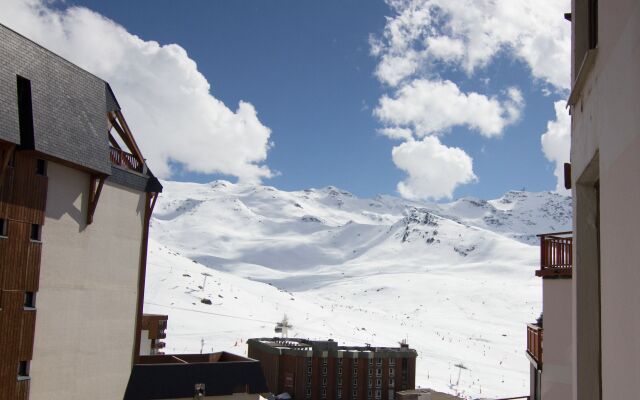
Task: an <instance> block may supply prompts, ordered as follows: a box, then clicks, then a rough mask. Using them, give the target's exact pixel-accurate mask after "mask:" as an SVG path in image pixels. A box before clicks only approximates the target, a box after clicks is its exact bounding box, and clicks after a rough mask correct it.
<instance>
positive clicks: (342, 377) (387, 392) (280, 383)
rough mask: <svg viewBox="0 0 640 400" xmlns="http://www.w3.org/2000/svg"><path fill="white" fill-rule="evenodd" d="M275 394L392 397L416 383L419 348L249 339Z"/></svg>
mask: <svg viewBox="0 0 640 400" xmlns="http://www.w3.org/2000/svg"><path fill="white" fill-rule="evenodd" d="M247 344H248V355H249V357H250V358H253V359H256V360H259V361H260V362H261V364H262V370H263V372H264V375H265V378H266V380H267V385H268V387H269V390H270V391H271V392H273V393H276V394H278V393H285V392H286V393H289V394H290V395H291V396H292V397H293V398H294V399H309V400H325V399H326V400H394V399H395V397H396V396H395V394H396V392H398V391H401V390H406V389H414V388H415V373H416V356H417V352H416V351H415V350H413V349H410V348H409V346H407V345H406V344H403V345H401V346H400V347H370V346H365V347H351V346H338V344H337V343H336V342H334V341H332V340H329V341H312V340H304V339H279V338H261V339H249V340H248V342H247Z"/></svg>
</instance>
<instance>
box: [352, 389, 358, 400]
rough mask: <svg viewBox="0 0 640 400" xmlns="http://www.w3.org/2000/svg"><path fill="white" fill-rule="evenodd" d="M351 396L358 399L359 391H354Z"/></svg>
mask: <svg viewBox="0 0 640 400" xmlns="http://www.w3.org/2000/svg"><path fill="white" fill-rule="evenodd" d="M351 394H352V395H353V398H356V397H358V391H357V390H356V389H353V390H352V391H351Z"/></svg>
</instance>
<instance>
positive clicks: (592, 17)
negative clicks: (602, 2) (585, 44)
mask: <svg viewBox="0 0 640 400" xmlns="http://www.w3.org/2000/svg"><path fill="white" fill-rule="evenodd" d="M597 46H598V0H589V48H590V49H595V48H596V47H597Z"/></svg>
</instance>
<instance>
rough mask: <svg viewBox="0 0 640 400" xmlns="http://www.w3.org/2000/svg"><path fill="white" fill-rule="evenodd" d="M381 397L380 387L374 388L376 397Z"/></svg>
mask: <svg viewBox="0 0 640 400" xmlns="http://www.w3.org/2000/svg"><path fill="white" fill-rule="evenodd" d="M381 397H382V391H381V390H380V389H376V399H379V398H381Z"/></svg>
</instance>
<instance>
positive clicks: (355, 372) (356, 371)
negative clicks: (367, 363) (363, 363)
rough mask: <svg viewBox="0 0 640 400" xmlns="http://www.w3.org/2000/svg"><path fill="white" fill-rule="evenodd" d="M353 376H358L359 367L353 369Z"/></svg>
mask: <svg viewBox="0 0 640 400" xmlns="http://www.w3.org/2000/svg"><path fill="white" fill-rule="evenodd" d="M353 374H354V375H358V368H357V367H353Z"/></svg>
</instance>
